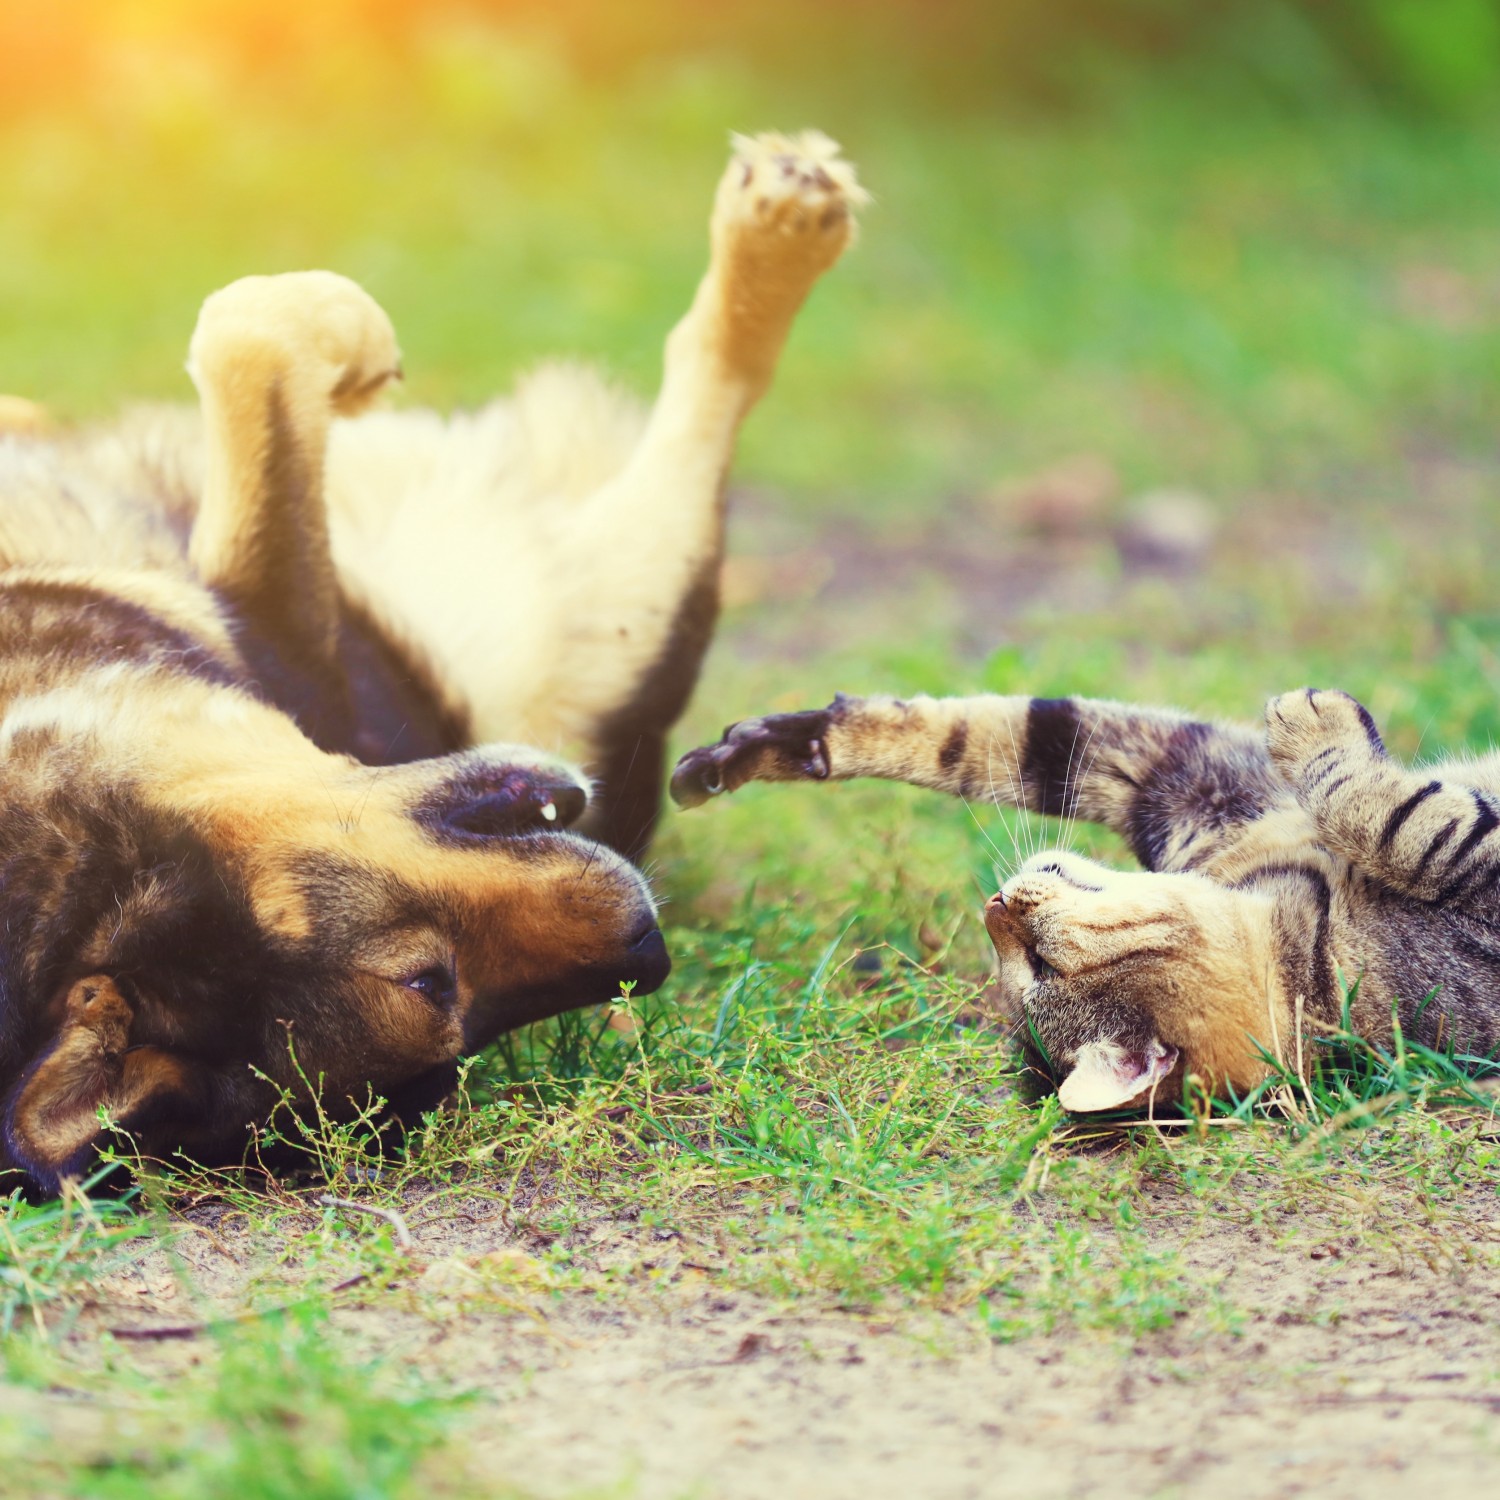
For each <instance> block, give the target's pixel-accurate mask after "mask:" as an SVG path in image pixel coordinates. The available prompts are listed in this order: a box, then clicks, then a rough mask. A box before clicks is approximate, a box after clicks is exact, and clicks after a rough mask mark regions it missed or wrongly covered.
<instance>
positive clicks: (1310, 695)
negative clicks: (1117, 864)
mask: <svg viewBox="0 0 1500 1500" xmlns="http://www.w3.org/2000/svg"><path fill="white" fill-rule="evenodd" d="M859 776H877V777H882V778H884V779H886V780H890V781H906V782H911V783H913V784H914V785H917V786H926V787H932V788H934V789H936V790H938V791H944V792H951V793H954V794H956V795H958V796H961V797H965V798H976V797H977V798H984V799H987V800H993V801H995V802H999V803H1003V804H1007V805H1011V806H1019V807H1025V808H1028V809H1030V810H1031V811H1033V812H1039V813H1048V814H1052V815H1054V816H1060V817H1070V818H1082V819H1085V820H1088V821H1090V822H1095V823H1101V824H1104V825H1105V826H1107V827H1109V828H1112V829H1114V830H1115V831H1116V832H1118V833H1120V834H1122V835H1123V836H1124V837H1125V838H1126V839H1127V840H1128V842H1129V844H1130V847H1131V849H1132V850H1133V852H1134V853H1135V855H1136V857H1137V858H1138V859H1139V860H1140V861H1141V863H1142V864H1143V865H1144V866H1145V871H1143V872H1120V871H1116V870H1110V869H1106V868H1104V867H1103V866H1101V865H1098V864H1096V863H1094V862H1093V861H1091V860H1086V859H1082V858H1080V857H1078V856H1077V855H1073V854H1069V853H1063V852H1051V853H1043V854H1038V855H1036V856H1034V857H1033V858H1031V859H1028V860H1027V861H1026V862H1025V864H1023V865H1022V867H1021V869H1020V871H1019V872H1018V873H1017V874H1016V875H1014V876H1013V877H1012V878H1011V879H1009V880H1007V881H1006V883H1005V885H1004V886H1003V887H1002V888H1001V890H1000V891H999V892H997V893H996V894H995V895H994V896H992V897H991V898H990V901H989V903H988V905H987V907H986V908H985V925H986V927H987V928H988V929H989V933H990V937H991V939H992V940H993V942H994V944H995V949H996V952H997V953H998V954H999V959H1000V984H1001V988H1002V991H1003V994H1004V999H1005V1001H1006V1003H1007V1006H1008V1009H1009V1011H1010V1013H1012V1014H1020V1013H1021V1012H1023V1011H1024V1014H1025V1015H1026V1017H1027V1018H1028V1020H1029V1022H1030V1025H1031V1029H1032V1030H1033V1031H1034V1033H1035V1035H1036V1037H1037V1039H1038V1040H1039V1041H1040V1043H1041V1046H1042V1047H1043V1049H1045V1052H1046V1055H1047V1058H1048V1059H1049V1060H1050V1063H1051V1068H1052V1071H1053V1073H1054V1076H1056V1077H1057V1078H1059V1079H1060V1080H1061V1085H1060V1088H1059V1090H1058V1092H1059V1096H1060V1098H1061V1100H1062V1103H1063V1104H1064V1105H1065V1106H1066V1107H1067V1108H1068V1109H1071V1110H1077V1111H1088V1110H1105V1109H1123V1108H1130V1107H1145V1106H1146V1105H1147V1104H1149V1103H1150V1102H1152V1100H1154V1099H1158V1098H1159V1099H1163V1100H1168V1099H1173V1098H1176V1097H1179V1096H1180V1091H1181V1088H1182V1085H1183V1082H1184V1080H1185V1079H1186V1077H1187V1076H1188V1075H1190V1074H1195V1075H1197V1077H1198V1078H1199V1079H1201V1080H1202V1081H1203V1083H1204V1085H1205V1086H1206V1087H1208V1088H1210V1089H1212V1090H1214V1091H1215V1092H1219V1093H1224V1092H1229V1091H1233V1092H1235V1093H1239V1094H1242V1093H1244V1092H1245V1091H1246V1090H1248V1089H1250V1088H1252V1087H1253V1086H1254V1085H1255V1084H1257V1083H1258V1082H1260V1081H1261V1080H1262V1079H1263V1078H1264V1077H1265V1076H1266V1073H1267V1063H1266V1061H1265V1056H1264V1054H1265V1053H1267V1052H1269V1053H1271V1054H1273V1055H1274V1054H1277V1053H1279V1054H1280V1055H1281V1056H1282V1057H1284V1058H1288V1059H1290V1058H1292V1057H1295V1055H1296V1052H1295V1048H1296V1045H1297V1040H1296V1038H1297V1031H1298V1027H1299V1025H1300V1026H1301V1027H1302V1029H1303V1031H1304V1032H1306V1033H1307V1034H1309V1035H1315V1034H1316V1033H1317V1032H1318V1031H1319V1030H1320V1029H1325V1030H1326V1029H1327V1028H1329V1027H1331V1026H1333V1025H1335V1024H1337V1023H1338V1022H1339V1020H1340V1018H1341V1009H1342V1003H1343V1001H1342V991H1341V988H1340V983H1339V980H1340V978H1341V977H1342V979H1343V980H1344V982H1345V984H1346V985H1352V984H1353V983H1354V981H1356V980H1357V981H1358V986H1357V989H1356V990H1355V992H1354V994H1353V998H1352V1002H1351V1020H1352V1023H1353V1025H1354V1027H1355V1029H1356V1030H1357V1031H1358V1032H1359V1033H1360V1034H1361V1035H1362V1036H1364V1037H1366V1038H1368V1039H1369V1040H1371V1041H1373V1042H1376V1043H1387V1042H1389V1041H1390V1040H1391V1037H1392V1031H1393V1018H1394V1017H1397V1016H1398V1017H1399V1019H1400V1024H1401V1027H1402V1029H1403V1031H1404V1033H1405V1034H1406V1035H1407V1036H1408V1037H1411V1038H1414V1039H1416V1040H1419V1041H1421V1042H1423V1043H1426V1044H1427V1045H1429V1046H1445V1047H1453V1048H1456V1049H1457V1050H1459V1051H1461V1052H1464V1053H1468V1054H1471V1055H1472V1054H1483V1055H1489V1054H1491V1053H1493V1052H1494V1051H1495V1049H1496V1047H1497V1044H1500V755H1496V754H1491V755H1489V756H1487V757H1485V758H1483V759H1478V760H1465V761H1458V762H1451V763H1449V764H1447V765H1443V766H1437V767H1431V768H1428V769H1427V770H1424V771H1411V770H1408V769H1406V768H1405V767H1403V766H1401V765H1399V764H1397V763H1396V762H1395V761H1393V760H1391V759H1390V757H1389V756H1388V755H1387V753H1386V750H1385V747H1384V745H1383V744H1382V743H1381V739H1380V735H1379V733H1378V731H1377V730H1376V728H1375V724H1374V722H1373V720H1372V719H1371V718H1370V715H1369V714H1368V713H1367V712H1366V711H1365V709H1364V708H1362V707H1361V706H1360V705H1359V704H1358V703H1356V702H1355V701H1354V699H1353V698H1350V697H1349V696H1348V695H1347V694H1344V693H1337V692H1318V691H1315V690H1313V689H1310V688H1309V689H1306V690H1303V691H1299V692H1295V693H1288V694H1285V695H1283V696H1282V697H1279V698H1275V699H1273V700H1272V701H1271V703H1270V704H1269V705H1268V707H1267V710H1266V730H1265V734H1264V736H1262V735H1261V734H1259V733H1257V732H1255V731H1253V730H1251V729H1248V728H1244V727H1237V726H1235V727H1226V726H1222V725H1217V724H1206V723H1200V722H1197V721H1195V720H1193V719H1189V718H1186V717H1183V716H1182V715H1179V714H1175V713H1170V712H1164V711H1159V710H1152V709H1143V708H1132V707H1128V706H1125V705H1123V704H1118V703H1107V702H1095V701H1090V700H1087V699H1069V698H1063V699H1044V698H1020V697H980V698H949V699H933V698H915V699H912V700H910V701H908V702H903V701H901V700H899V699H893V698H847V697H844V696H842V695H840V696H839V697H837V698H836V699H835V700H834V702H833V703H832V705H831V706H830V707H828V708H826V709H817V710H813V711H810V712H803V713H790V714H775V715H771V716H769V717H767V718H762V719H747V720H745V721H744V722H743V723H740V724H736V725H733V726H732V727H731V728H729V729H728V730H726V731H725V734H724V738H723V739H722V741H720V743H719V744H717V745H712V746H706V747H704V748H702V749H699V750H694V751H692V752H691V753H690V754H688V755H686V756H684V757H683V759H682V761H681V762H680V763H679V764H678V767H677V770H676V773H675V774H674V776H673V779H672V794H673V796H674V797H675V798H676V799H677V801H678V802H680V803H682V804H683V805H684V806H687V807H691V806H695V805H696V804H698V803H700V802H702V801H704V800H705V799H707V798H708V797H711V796H713V795H715V794H716V793H719V792H724V791H733V790H734V789H735V788H736V787H739V786H742V785H743V784H744V783H745V782H747V781H798V780H813V781H823V780H829V779H833V780H849V779H852V778H854V777H859Z"/></svg>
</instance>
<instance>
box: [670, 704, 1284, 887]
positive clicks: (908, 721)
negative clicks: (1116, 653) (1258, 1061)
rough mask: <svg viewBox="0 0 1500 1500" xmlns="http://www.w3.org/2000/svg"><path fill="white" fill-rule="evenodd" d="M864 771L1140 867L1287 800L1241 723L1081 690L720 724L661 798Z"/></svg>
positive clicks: (837, 709) (690, 798) (686, 800)
mask: <svg viewBox="0 0 1500 1500" xmlns="http://www.w3.org/2000/svg"><path fill="white" fill-rule="evenodd" d="M864 776H872V777H879V778H881V779H883V780H887V781H905V782H909V783H911V784H912V785H915V786H924V787H930V788H932V789H933V790H935V791H940V792H949V793H951V794H953V795H955V796H961V797H965V798H969V799H977V800H980V801H987V802H996V803H999V804H1001V805H1003V806H1011V807H1024V808H1027V809H1029V810H1030V811H1032V812H1039V813H1050V814H1054V815H1056V816H1060V817H1069V818H1081V819H1083V820H1085V821H1087V822H1093V823H1102V824H1104V825H1105V826H1106V827H1109V828H1113V829H1115V830H1116V831H1117V832H1119V833H1121V834H1123V835H1124V836H1125V837H1126V838H1127V839H1128V840H1129V841H1130V843H1131V846H1132V848H1133V849H1134V851H1135V854H1136V856H1137V858H1139V859H1140V860H1141V862H1142V863H1143V864H1144V865H1146V866H1147V867H1148V868H1150V869H1172V868H1182V867H1183V866H1184V864H1186V863H1190V862H1191V855H1192V851H1193V849H1194V848H1195V847H1197V846H1198V844H1199V840H1200V838H1201V837H1202V836H1203V835H1204V834H1205V833H1209V834H1212V835H1214V836H1215V837H1217V838H1220V839H1222V836H1223V833H1224V830H1225V829H1226V828H1227V827H1228V826H1229V825H1230V824H1232V823H1236V822H1239V823H1244V822H1248V821H1251V820H1253V819H1255V818H1258V817H1259V816H1260V815H1261V814H1262V813H1263V812H1265V811H1266V809H1267V808H1268V807H1269V806H1271V805H1272V804H1273V803H1276V802H1280V801H1284V800H1287V799H1286V793H1285V791H1284V789H1283V788H1281V787H1279V786H1278V784H1277V782H1276V778H1275V776H1274V774H1273V773H1272V771H1271V767H1270V764H1269V762H1268V760H1267V758H1266V755H1265V751H1264V748H1263V747H1262V746H1261V744H1260V743H1259V742H1258V741H1257V739H1256V737H1255V736H1254V735H1253V734H1252V733H1251V732H1250V731H1248V730H1243V729H1239V728H1224V727H1220V726H1217V725H1213V724H1206V723H1201V722H1198V721H1196V720H1192V719H1189V718H1186V717H1184V716H1182V715H1180V714H1176V713H1171V712H1167V711H1163V710H1156V709H1145V708H1133V707H1130V706H1129V705H1126V704H1121V703H1110V702H1105V701H1099V700H1093V699H1086V698H1026V697H1000V696H984V697H977V698H912V699H899V698H848V697H844V696H843V695H840V696H839V697H837V698H836V699H835V700H834V701H833V703H832V704H830V705H829V707H827V708H823V709H814V710H811V711H807V712H802V713H791V714H773V715H770V716H768V717H766V718H760V719H747V720H745V721H744V722H743V723H740V724H735V725H731V726H730V728H729V729H727V730H726V731H725V733H724V737H723V739H722V740H721V741H720V742H719V743H718V744H717V745H709V746H705V747H703V748H702V749H699V750H694V751H692V752H691V753H689V754H688V755H686V756H684V757H683V759H682V760H681V762H679V764H678V767H677V770H676V772H675V773H674V775H673V777H672V795H673V797H674V798H676V800H677V801H678V802H679V803H681V804H682V805H683V806H684V807H693V806H696V805H697V804H699V803H701V802H703V801H706V800H707V799H708V798H709V797H711V796H713V795H715V794H716V793H718V792H725V791H733V790H734V789H735V788H736V787H739V786H743V785H744V784H745V783H746V782H747V781H823V780H837V781H845V780H851V779H853V778H856V777H864Z"/></svg>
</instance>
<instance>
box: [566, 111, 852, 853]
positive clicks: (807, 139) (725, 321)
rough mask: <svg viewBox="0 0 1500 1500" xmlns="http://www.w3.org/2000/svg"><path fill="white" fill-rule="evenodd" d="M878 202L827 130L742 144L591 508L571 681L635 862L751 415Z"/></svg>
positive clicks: (607, 804)
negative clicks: (857, 214)
mask: <svg viewBox="0 0 1500 1500" xmlns="http://www.w3.org/2000/svg"><path fill="white" fill-rule="evenodd" d="M866 199H867V195H866V194H865V193H864V191H863V190H862V189H861V188H860V187H859V185H858V183H857V182H856V180H855V175H854V169H853V167H851V166H850V165H849V163H847V162H845V161H843V160H842V159H840V157H839V155H838V147H837V146H836V145H835V144H834V143H833V142H832V141H830V140H828V138H827V137H826V136H822V135H819V134H817V133H816V132H809V133H808V134H806V135H803V136H800V137H797V138H793V139H787V138H784V137H781V136H774V135H766V136H760V137H757V138H756V139H753V140H750V139H745V138H737V139H736V141H735V155H734V158H733V159H732V160H731V162H730V164H729V167H728V170H727V171H726V172H725V174H724V177H723V179H722V180H721V182H720V184H719V189H718V193H717V196H716V198H715V200H714V208H713V216H712V220H711V224H710V238H711V245H712V254H711V258H710V263H709V268H708V273H707V274H706V275H705V276H704V278H703V281H702V283H701V284H700V285H699V288H698V292H697V295H696V297H695V298H694V300H693V305H692V307H691V308H690V309H689V311H688V314H687V316H686V317H685V318H683V320H682V321H681V322H680V323H679V324H678V325H677V327H676V328H675V329H674V330H673V331H672V333H671V335H670V336H669V337H668V339H667V345H666V362H665V370H664V375H663V381H662V388H661V393H660V395H659V397H658V399H657V402H656V405H655V408H654V409H653V411H652V413H651V417H650V420H649V422H648V424H647V426H646V430H645V432H644V434H643V436H642V438H641V441H640V443H639V444H638V446H637V447H636V449H635V451H634V453H633V454H632V456H631V457H630V459H629V461H628V462H627V463H626V465H625V467H624V469H623V470H622V471H621V472H620V473H619V474H618V475H617V476H616V477H615V478H614V479H612V480H611V481H610V482H609V483H608V484H606V485H604V486H603V487H602V488H601V489H600V490H599V491H597V492H596V493H595V494H594V495H592V496H590V497H589V498H588V499H587V500H586V501H585V502H584V503H583V505H581V506H580V507H579V509H578V511H577V512H576V516H575V519H574V523H573V524H574V531H573V535H574V536H575V537H576V548H575V552H576V556H577V557H578V558H579V566H578V568H577V570H576V572H575V573H574V575H573V582H574V585H575V587H576V589H577V601H576V605H575V606H574V607H573V608H572V609H571V610H570V622H571V624H572V626H573V633H572V635H571V637H570V654H569V659H568V661H567V662H566V663H565V664H564V670H562V671H559V673H558V674H557V675H556V679H555V680H556V682H557V683H560V684H562V685H563V687H562V691H564V692H566V693H567V694H568V695H570V696H572V695H575V694H576V695H577V696H578V697H579V698H580V699H581V700H582V702H584V703H586V704H587V705H588V706H589V708H590V709H591V710H592V722H593V723H595V724H597V725H600V726H601V728H600V729H599V730H598V731H596V733H595V736H594V739H595V747H594V749H595V753H594V756H593V762H592V765H591V768H590V769H591V770H592V771H593V772H594V773H595V774H596V775H597V776H598V777H599V779H600V781H601V783H602V785H601V788H600V797H599V801H598V804H597V805H598V807H599V812H598V813H597V814H596V815H595V819H594V822H593V831H595V832H597V833H598V834H599V835H600V836H601V837H603V838H604V839H605V840H606V841H607V842H609V843H610V844H612V845H614V846H615V847H616V848H617V849H620V850H621V851H622V852H624V853H626V854H628V855H630V856H633V857H634V856H639V854H640V853H641V852H642V851H643V850H644V848H645V846H646V844H647V843H648V842H649V840H650V837H651V831H652V828H653V826H654V824H655V820H656V814H657V809H658V805H659V803H660V799H661V791H662V781H663V770H664V767H663V750H664V744H665V736H666V732H667V730H668V729H670V727H671V726H672V724H673V723H674V722H675V721H676V719H677V717H678V716H679V714H680V713H681V712H682V710H683V708H684V707H685V706H686V703H687V699H688V695H689V694H690V693H691V691H692V688H693V684H694V683H695V681H696V680H697V676H698V670H699V667H700V664H701V662H702V659H703V655H704V652H705V651H706V650H707V647H708V642H709V638H710V636H711V635H712V632H713V627H714V622H715V620H716V618H717V615H718V602H719V601H718V575H719V566H720V563H721V561H722V557H723V548H724V513H723V490H724V481H725V476H726V474H727V472H728V469H729V463H730V459H731V458H732V456H733V452H734V442H735V437H736V434H737V433H738V431H739V426H740V423H741V422H742V421H743V420H744V418H745V416H746V415H747V414H748V413H749V411H750V409H751V408H752V407H753V406H754V404H755V402H756V401H757V400H758V399H759V398H760V396H761V395H762V394H763V393H764V391H765V390H766V388H767V386H769V385H770V383H771V377H772V375H773V374H774V372H775V368H776V361H777V358H778V356H779V355H780V353H781V348H782V345H783V344H784V343H785V341H786V337H787V334H788V332H789V331H790V329H791V325H792V319H793V318H794V317H795V315H796V313H797V310H798V308H800V307H801V305H802V303H803V301H804V299H805V298H806V296H807V294H808V292H809V291H811V289H812V286H813V283H814V282H815V281H816V280H817V279H818V277H819V276H821V275H822V274H823V272H824V271H826V270H828V268H829V267H830V266H832V265H833V264H834V262H835V261H836V260H838V258H839V256H840V255H841V254H842V253H843V251H844V249H845V247H846V246H847V245H848V244H849V242H850V240H851V238H852V237H853V234H854V218H853V212H854V210H855V209H856V208H857V207H858V206H859V205H860V204H862V203H864V202H865V201H866Z"/></svg>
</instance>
